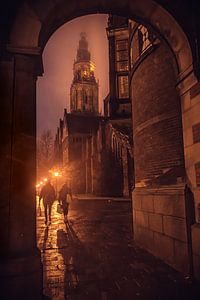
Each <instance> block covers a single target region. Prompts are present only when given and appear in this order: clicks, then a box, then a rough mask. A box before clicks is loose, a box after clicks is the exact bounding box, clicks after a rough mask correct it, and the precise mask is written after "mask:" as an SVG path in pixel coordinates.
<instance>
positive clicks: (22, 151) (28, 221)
mask: <svg viewBox="0 0 200 300" xmlns="http://www.w3.org/2000/svg"><path fill="white" fill-rule="evenodd" d="M94 12H102V13H112V14H119V15H123V16H126V17H128V18H131V19H136V20H137V21H139V22H140V23H144V24H149V25H151V26H152V27H153V28H155V30H156V31H157V32H159V33H160V34H161V36H163V37H164V38H165V39H166V40H167V42H168V43H169V45H170V47H171V49H172V50H173V52H174V55H175V57H176V61H177V64H178V67H179V70H178V77H177V78H176V79H177V86H178V89H179V94H180V96H181V99H182V102H183V104H184V105H187V104H188V99H189V101H190V96H191V93H190V88H191V87H192V86H193V85H194V84H195V83H197V80H196V77H195V75H194V72H193V61H192V54H191V51H190V47H189V43H188V40H187V38H186V35H185V34H184V32H183V30H182V29H181V28H180V26H179V25H178V23H177V22H176V21H175V19H174V18H172V16H171V15H170V14H169V13H168V12H167V10H166V9H164V8H162V7H161V6H159V5H158V4H157V3H155V2H153V1H148V3H146V2H142V3H141V2H140V1H135V2H130V1H125V2H123V3H121V2H120V1H119V2H117V3H116V2H115V3H114V2H109V3H105V2H104V1H95V2H93V3H91V2H90V1H80V2H78V3H76V4H72V3H71V4H67V5H66V3H65V2H64V1H59V2H58V3H57V4H55V3H54V4H53V3H52V2H48V3H45V4H44V3H43V2H41V1H40V2H36V3H35V4H34V5H33V4H32V5H31V4H28V3H25V4H23V5H22V6H21V7H20V9H19V10H18V14H17V15H16V16H15V19H14V22H13V27H12V30H11V31H10V35H9V37H8V38H7V46H6V49H7V52H6V55H5V56H4V58H3V60H2V70H3V71H4V75H3V76H4V77H3V79H4V81H5V79H6V85H5V86H4V96H5V97H4V98H5V103H6V110H7V111H8V114H9V118H6V119H5V118H3V119H2V120H3V124H4V126H5V125H6V128H7V130H6V131H4V142H5V143H4V150H3V151H4V156H5V161H4V163H3V170H4V171H5V174H6V176H4V182H5V186H4V188H3V190H2V196H3V199H5V200H4V201H5V209H4V211H3V213H2V214H4V216H3V220H4V221H3V224H4V226H5V228H7V230H6V233H4V236H3V240H4V241H5V242H4V245H5V246H4V247H3V248H2V249H1V250H2V254H3V255H5V254H6V256H7V253H9V257H13V259H12V260H9V267H10V269H11V272H10V273H11V274H13V272H12V270H13V265H16V266H18V265H19V268H18V270H21V271H19V274H21V275H22V276H24V277H25V274H24V268H23V266H29V265H30V264H29V262H30V260H32V261H33V259H34V260H35V264H34V267H33V270H32V274H34V275H31V276H33V277H31V276H30V277H27V286H28V282H30V281H33V280H32V279H33V278H34V277H35V276H36V277H37V278H38V280H34V281H33V282H34V284H35V287H38V286H40V283H39V282H40V280H39V278H40V277H39V274H40V271H39V270H40V258H39V255H38V254H36V253H37V251H36V241H35V195H34V193H35V192H34V188H33V182H35V173H34V172H32V173H31V174H30V169H32V170H35V124H36V123H35V122H36V115H35V88H36V77H37V76H38V75H39V74H42V59H41V58H42V56H41V51H42V49H43V48H44V46H45V44H46V42H47V40H48V38H49V37H50V36H51V34H52V33H53V32H54V31H55V30H56V29H57V28H58V27H59V26H61V25H62V24H63V23H65V22H66V21H68V20H70V19H73V18H74V17H77V16H80V15H84V14H88V13H94ZM186 31H187V30H186ZM4 50H5V49H4ZM24 82H26V83H27V84H26V86H24V84H23V83H24ZM194 94H195V91H194ZM194 94H193V96H194V97H196V94H195V95H194ZM188 97H189V98H188ZM195 118H196V117H195ZM184 120H185V123H184V124H185V126H186V128H187V127H188V120H187V116H184ZM184 140H185V143H186V144H187V136H186V137H185V138H184ZM6 153H10V155H9V156H7V155H6ZM189 155H190V154H189V153H188V152H187V151H185V158H186V167H188V174H187V176H188V178H189V179H190V181H191V182H192V181H193V177H194V172H193V171H192V170H193V169H192V168H191V167H190V165H191V161H190V160H189V158H188V157H189ZM194 160H196V158H195V159H194ZM197 167H198V166H197ZM24 178H26V188H25V189H24ZM156 192H157V190H156ZM196 192H197V191H196ZM181 194H183V193H182V192H181ZM154 196H155V194H153V197H154ZM27 199H29V201H28V202H27ZM25 200H26V201H25ZM150 201H151V200H150ZM139 202H140V203H139V205H143V204H142V203H141V201H140V200H139ZM148 203H149V202H148ZM145 206H146V205H145ZM147 206H148V204H147ZM147 206H146V207H147ZM22 207H23V209H22ZM149 210H150V211H151V208H148V211H149ZM148 217H149V216H148ZM22 220H23V221H22ZM167 220H168V219H167ZM167 220H166V221H167ZM168 221H169V220H168ZM170 226H172V227H173V225H172V224H171V225H170V224H169V227H170ZM30 231H31V232H32V233H33V235H32V236H30ZM172 231H173V229H172ZM147 235H148V234H147ZM148 236H149V235H148ZM173 243H174V242H172V244H171V247H172V248H173V247H174V246H173V245H174V244H173ZM24 245H26V247H24ZM19 256H20V257H21V258H20V259H18V257H19ZM14 257H17V259H14ZM9 267H8V269H6V272H7V273H9ZM6 268H7V267H6ZM29 271H30V270H29ZM12 284H13V285H15V279H14V281H13V283H12ZM7 286H8V287H9V286H10V282H9V283H7ZM22 286H23V288H24V284H22ZM27 286H26V290H27ZM32 288H33V290H35V291H36V294H35V295H34V297H35V298H34V299H37V298H38V299H39V298H40V295H39V294H40V292H39V289H38V288H36V289H35V288H34V287H33V286H32ZM20 293H21V292H20Z"/></svg>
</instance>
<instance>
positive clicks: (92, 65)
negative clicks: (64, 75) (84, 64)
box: [90, 63, 95, 71]
mask: <svg viewBox="0 0 200 300" xmlns="http://www.w3.org/2000/svg"><path fill="white" fill-rule="evenodd" d="M94 70H95V65H94V63H90V71H94Z"/></svg>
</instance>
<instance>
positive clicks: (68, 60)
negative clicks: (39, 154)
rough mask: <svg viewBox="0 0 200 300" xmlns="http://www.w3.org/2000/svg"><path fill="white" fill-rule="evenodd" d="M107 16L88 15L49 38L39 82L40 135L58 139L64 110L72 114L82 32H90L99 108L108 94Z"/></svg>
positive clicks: (38, 115)
mask: <svg viewBox="0 0 200 300" xmlns="http://www.w3.org/2000/svg"><path fill="white" fill-rule="evenodd" d="M106 27H107V15H101V14H98V15H88V16H83V17H80V18H77V19H74V20H72V21H70V22H68V23H66V24H64V25H63V26H62V27H60V28H59V29H58V30H57V31H56V32H55V33H54V34H53V35H52V36H51V38H50V39H49V41H48V43H47V44H46V47H45V49H44V52H43V65H44V74H43V77H38V80H37V134H38V136H40V135H41V133H42V132H43V131H44V130H47V129H50V130H51V131H52V133H53V136H55V133H56V130H57V127H58V125H59V119H60V118H63V111H64V108H67V111H68V112H69V104H70V86H71V83H72V78H73V62H74V59H75V58H76V52H77V47H78V43H79V39H80V33H81V32H82V31H84V32H86V34H87V40H88V46H89V51H90V53H91V60H92V61H93V62H94V63H95V67H96V68H95V77H96V79H99V108H100V111H101V110H102V100H103V99H104V98H105V97H106V96H107V94H108V91H109V90H108V89H109V88H108V84H109V83H108V76H109V70H108V40H107V36H106Z"/></svg>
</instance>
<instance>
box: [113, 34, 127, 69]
mask: <svg viewBox="0 0 200 300" xmlns="http://www.w3.org/2000/svg"><path fill="white" fill-rule="evenodd" d="M116 69H117V71H118V72H119V71H128V40H127V39H126V40H117V41H116Z"/></svg>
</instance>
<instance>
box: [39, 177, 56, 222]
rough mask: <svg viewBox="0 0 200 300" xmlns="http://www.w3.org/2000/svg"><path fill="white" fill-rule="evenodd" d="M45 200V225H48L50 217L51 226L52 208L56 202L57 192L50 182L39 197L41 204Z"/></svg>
mask: <svg viewBox="0 0 200 300" xmlns="http://www.w3.org/2000/svg"><path fill="white" fill-rule="evenodd" d="M41 199H43V205H44V213H45V224H46V225H47V224H48V217H49V224H51V208H52V204H53V202H54V200H55V199H56V192H55V189H54V187H53V185H52V184H51V182H50V180H48V181H47V183H46V184H45V185H44V186H43V187H42V189H41V192H40V196H39V203H40V201H41Z"/></svg>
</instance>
